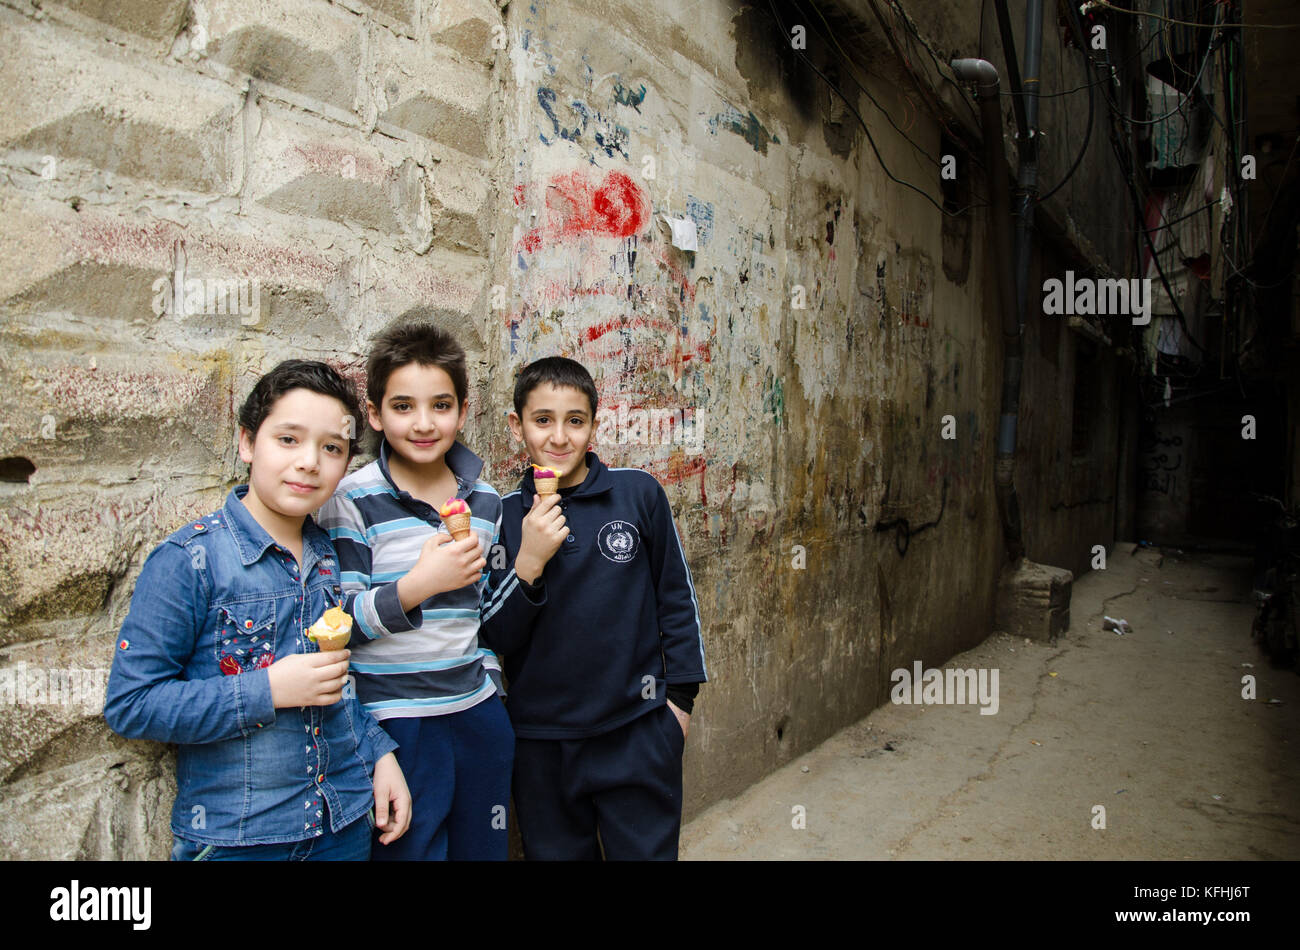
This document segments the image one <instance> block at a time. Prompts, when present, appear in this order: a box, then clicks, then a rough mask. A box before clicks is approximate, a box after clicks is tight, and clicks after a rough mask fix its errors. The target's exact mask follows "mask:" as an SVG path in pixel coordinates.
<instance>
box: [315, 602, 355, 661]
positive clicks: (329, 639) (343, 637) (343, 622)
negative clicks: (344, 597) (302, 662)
mask: <svg viewBox="0 0 1300 950" xmlns="http://www.w3.org/2000/svg"><path fill="white" fill-rule="evenodd" d="M307 639H309V640H315V641H316V644H317V646H319V647H320V648H321V652H322V653H324V652H326V651H327V650H342V649H343V648H344V647H345V646H347V645H348V641H349V640H351V639H352V618H351V617H349V616H348V615H347V612H346V611H344V610H343V608H342V607H331V608H330V609H329V610H327V611H325V613H323V614H321V616H320V619H319V620H317V621H316V622H315V623H314V624H312V625H311V626H310V627H308V628H307Z"/></svg>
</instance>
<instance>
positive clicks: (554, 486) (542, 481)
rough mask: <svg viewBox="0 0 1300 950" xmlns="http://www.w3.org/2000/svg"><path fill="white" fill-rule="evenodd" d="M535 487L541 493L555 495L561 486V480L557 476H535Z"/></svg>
mask: <svg viewBox="0 0 1300 950" xmlns="http://www.w3.org/2000/svg"><path fill="white" fill-rule="evenodd" d="M533 487H534V488H536V489H537V494H539V495H554V494H555V493H556V492H557V491H558V490H559V488H560V480H559V479H558V478H556V477H555V476H551V477H550V478H534V479H533Z"/></svg>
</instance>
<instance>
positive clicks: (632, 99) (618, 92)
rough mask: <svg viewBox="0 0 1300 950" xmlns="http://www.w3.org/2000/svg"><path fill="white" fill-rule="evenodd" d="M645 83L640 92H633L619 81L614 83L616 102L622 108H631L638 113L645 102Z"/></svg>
mask: <svg viewBox="0 0 1300 950" xmlns="http://www.w3.org/2000/svg"><path fill="white" fill-rule="evenodd" d="M645 93H646V89H645V83H642V84H641V88H640V89H639V90H636V91H633V90H631V89H628V88H626V87H625V86H624V85H623V84H622V83H621V82H619V81H618V80H615V81H614V101H615V102H617V103H618V104H619V105H621V106H631V107H632V108H633V109H635V110H636V111H637V112H640V111H641V103H643V102H645Z"/></svg>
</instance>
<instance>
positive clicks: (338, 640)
mask: <svg viewBox="0 0 1300 950" xmlns="http://www.w3.org/2000/svg"><path fill="white" fill-rule="evenodd" d="M308 636H309V637H311V639H313V640H315V641H316V645H317V646H318V647H320V650H321V652H322V653H325V652H326V651H328V650H342V649H343V648H344V647H346V646H347V645H348V641H349V640H351V639H352V631H351V630H347V631H344V632H342V633H309V634H308Z"/></svg>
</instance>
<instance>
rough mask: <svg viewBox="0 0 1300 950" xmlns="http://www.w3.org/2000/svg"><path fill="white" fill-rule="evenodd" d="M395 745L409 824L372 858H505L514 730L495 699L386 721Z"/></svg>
mask: <svg viewBox="0 0 1300 950" xmlns="http://www.w3.org/2000/svg"><path fill="white" fill-rule="evenodd" d="M379 724H380V725H381V726H382V727H383V728H384V729H385V730H386V731H387V732H388V734H389V735H390V736H392V737H393V738H394V739H395V740H397V742H398V743H399V744H400V748H399V749H398V750H397V752H396V755H397V764H398V765H400V766H401V767H402V773H403V774H404V775H405V776H406V785H407V787H408V788H409V789H410V790H411V827H410V828H409V829H408V830H407V832H406V834H404V835H402V837H400V838H398V839H397V840H396V841H394V842H393V843H392V844H386V845H385V844H380V843H379V834H380V832H379V831H378V829H376V831H375V838H374V847H372V848H371V850H370V859H371V860H372V861H446V860H452V861H504V860H505V859H506V853H507V850H508V847H509V839H508V838H507V831H506V818H507V814H508V809H509V804H510V766H511V762H512V760H513V758H514V746H515V733H514V730H513V729H511V728H510V717H509V716H508V715H506V710H505V707H504V706H503V705H502V704H501V700H500V698H499V697H497V696H491V697H489V698H488V699H485V700H483V702H481V703H479V704H478V705H477V706H472V707H470V708H469V709H464V710H461V711H460V712H457V713H450V714H448V715H446V716H422V717H419V718H415V719H383V720H380V723H379Z"/></svg>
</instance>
